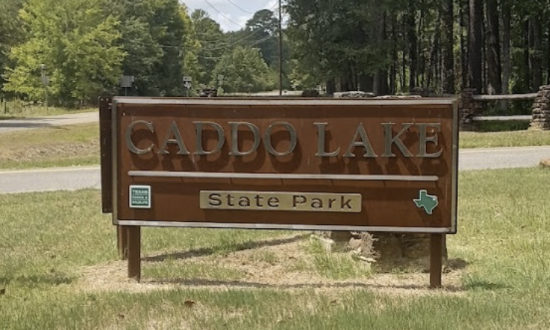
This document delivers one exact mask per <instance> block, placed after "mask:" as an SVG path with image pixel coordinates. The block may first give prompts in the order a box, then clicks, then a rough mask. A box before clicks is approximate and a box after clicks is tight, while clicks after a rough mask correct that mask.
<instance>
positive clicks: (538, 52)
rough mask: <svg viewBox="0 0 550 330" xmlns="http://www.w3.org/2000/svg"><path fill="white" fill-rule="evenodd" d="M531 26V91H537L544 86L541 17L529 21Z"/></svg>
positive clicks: (534, 17) (536, 16)
mask: <svg viewBox="0 0 550 330" xmlns="http://www.w3.org/2000/svg"><path fill="white" fill-rule="evenodd" d="M529 22H530V26H531V31H532V33H531V34H530V35H531V39H532V40H531V42H530V44H531V45H532V51H531V52H530V55H531V56H530V59H529V60H530V62H531V73H532V80H531V81H532V82H533V84H532V88H531V91H537V90H538V88H539V87H540V86H541V85H542V26H541V22H540V18H539V15H535V14H533V15H532V16H531V18H530V19H529Z"/></svg>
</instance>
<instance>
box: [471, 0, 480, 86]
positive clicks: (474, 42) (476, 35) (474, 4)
mask: <svg viewBox="0 0 550 330" xmlns="http://www.w3.org/2000/svg"><path fill="white" fill-rule="evenodd" d="M482 27H483V3H482V0H470V26H469V42H468V45H469V46H468V53H469V68H468V78H469V79H468V80H469V85H470V87H472V88H474V89H475V90H476V93H478V94H481V90H482V86H483V80H482V75H481V64H482V57H481V49H482V47H483V43H482V40H481V38H482V30H481V29H482Z"/></svg>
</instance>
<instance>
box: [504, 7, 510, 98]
mask: <svg viewBox="0 0 550 330" xmlns="http://www.w3.org/2000/svg"><path fill="white" fill-rule="evenodd" d="M511 21H512V11H511V4H510V2H509V0H505V1H503V2H502V92H503V93H504V94H509V93H510V74H511V72H512V57H511V54H510V47H511V44H510V40H511V36H510V31H511V24H512V22H511Z"/></svg>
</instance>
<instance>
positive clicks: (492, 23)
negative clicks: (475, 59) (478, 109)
mask: <svg viewBox="0 0 550 330" xmlns="http://www.w3.org/2000/svg"><path fill="white" fill-rule="evenodd" d="M486 16H487V77H488V83H489V84H488V86H487V93H488V94H500V93H501V92H502V80H501V73H502V70H501V64H500V42H499V39H500V31H499V26H498V25H499V22H498V3H497V0H487V8H486Z"/></svg>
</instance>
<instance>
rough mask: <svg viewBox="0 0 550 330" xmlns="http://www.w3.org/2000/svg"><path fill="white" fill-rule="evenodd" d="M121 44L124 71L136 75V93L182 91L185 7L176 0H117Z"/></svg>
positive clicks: (170, 94) (172, 92) (166, 93)
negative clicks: (123, 56)
mask: <svg viewBox="0 0 550 330" xmlns="http://www.w3.org/2000/svg"><path fill="white" fill-rule="evenodd" d="M110 6H111V8H113V11H114V12H117V13H119V15H120V16H119V19H120V21H121V23H120V28H119V29H120V33H121V39H120V44H121V47H122V49H123V50H124V51H125V53H126V54H127V56H126V57H125V59H124V62H123V63H122V72H123V73H124V74H125V75H130V76H134V78H135V82H134V90H133V93H135V94H137V95H147V96H179V95H181V94H182V83H181V77H182V64H183V58H184V41H185V35H186V33H187V29H188V28H189V27H188V26H186V25H185V21H184V20H185V18H186V16H187V12H186V8H185V7H183V6H181V5H180V4H179V3H178V1H177V0H142V1H133V0H117V1H114V2H113V3H111V4H110Z"/></svg>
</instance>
